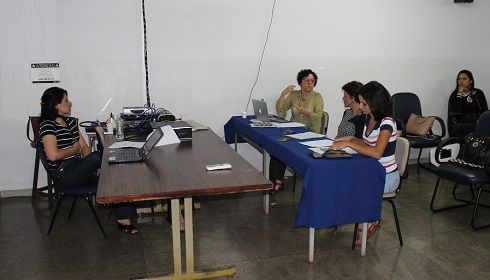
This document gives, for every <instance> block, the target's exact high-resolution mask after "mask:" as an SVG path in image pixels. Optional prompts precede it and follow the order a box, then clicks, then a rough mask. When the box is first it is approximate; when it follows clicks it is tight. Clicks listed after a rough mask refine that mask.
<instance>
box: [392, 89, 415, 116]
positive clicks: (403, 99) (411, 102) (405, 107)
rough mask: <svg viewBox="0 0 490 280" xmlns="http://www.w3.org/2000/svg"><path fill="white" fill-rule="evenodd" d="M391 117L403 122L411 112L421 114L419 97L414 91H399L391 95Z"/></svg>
mask: <svg viewBox="0 0 490 280" xmlns="http://www.w3.org/2000/svg"><path fill="white" fill-rule="evenodd" d="M391 103H392V105H391V106H392V107H391V108H392V111H391V114H392V116H393V118H395V119H398V120H401V121H402V122H403V123H404V124H406V123H407V121H408V118H409V117H410V115H411V114H412V113H414V114H416V115H419V116H422V107H421V106H420V99H419V97H418V96H417V95H416V94H415V93H411V92H399V93H395V94H393V96H391Z"/></svg>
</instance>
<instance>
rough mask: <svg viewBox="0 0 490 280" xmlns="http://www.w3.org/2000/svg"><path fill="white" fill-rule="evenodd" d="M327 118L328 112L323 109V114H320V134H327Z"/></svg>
mask: <svg viewBox="0 0 490 280" xmlns="http://www.w3.org/2000/svg"><path fill="white" fill-rule="evenodd" d="M328 120H329V117H328V113H327V112H325V111H323V115H322V127H321V130H320V133H321V134H325V135H327V130H328Z"/></svg>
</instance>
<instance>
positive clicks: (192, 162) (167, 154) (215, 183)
mask: <svg viewBox="0 0 490 280" xmlns="http://www.w3.org/2000/svg"><path fill="white" fill-rule="evenodd" d="M192 136H193V139H192V141H187V142H182V143H180V144H171V145H166V146H159V147H155V148H154V149H153V150H152V151H151V153H150V155H149V156H148V158H147V159H146V160H145V161H144V162H138V163H124V164H109V163H108V161H107V153H108V149H105V151H104V156H103V159H102V169H101V175H100V180H99V188H98V191H97V202H99V203H102V204H106V203H117V202H128V201H145V200H159V199H171V209H172V242H173V257H174V273H173V275H169V276H166V277H162V278H158V279H204V278H212V277H220V276H231V275H233V274H235V268H234V267H229V268H225V269H217V270H208V271H204V272H196V271H194V241H193V226H192V223H193V221H192V197H193V196H203V195H218V194H233V193H242V192H252V191H264V199H263V200H264V211H265V212H266V213H268V206H269V205H268V203H266V202H267V201H268V198H269V193H268V190H270V189H271V183H270V181H269V180H268V179H267V178H265V177H264V176H263V175H262V174H261V173H260V172H259V171H258V170H257V169H255V167H253V166H252V165H251V164H250V163H248V162H247V161H246V160H245V159H243V158H242V157H241V156H240V155H238V154H237V153H236V152H235V151H234V150H233V149H232V148H231V147H230V146H228V145H227V144H226V143H225V142H224V141H223V140H222V139H220V138H219V137H218V136H217V135H216V134H215V133H214V132H213V131H211V130H204V131H197V132H194V133H193V135H192ZM114 141H115V136H113V135H106V139H105V144H106V147H108V146H110V144H112V143H113V142H114ZM225 162H226V163H230V164H231V165H232V169H231V170H220V171H206V165H208V164H216V163H225ZM179 198H184V215H185V244H186V247H185V250H186V254H185V255H186V272H182V263H181V242H180V234H181V233H180V225H179V211H180V205H179Z"/></svg>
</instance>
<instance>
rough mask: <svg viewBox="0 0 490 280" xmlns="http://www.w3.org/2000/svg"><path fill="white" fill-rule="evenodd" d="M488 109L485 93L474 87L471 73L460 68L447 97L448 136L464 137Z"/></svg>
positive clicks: (473, 128)
mask: <svg viewBox="0 0 490 280" xmlns="http://www.w3.org/2000/svg"><path fill="white" fill-rule="evenodd" d="M487 110H488V106H487V100H486V99H485V94H484V93H483V91H481V90H480V89H477V88H475V80H474V79H473V74H472V73H471V72H470V71H468V70H461V71H460V72H459V73H458V77H457V79H456V88H455V89H454V91H453V93H451V96H450V97H449V104H448V119H447V128H448V133H449V136H450V137H460V138H463V137H465V136H466V135H467V134H468V133H470V132H474V131H475V129H476V121H477V120H478V118H479V117H480V115H481V114H482V113H483V112H485V111H487Z"/></svg>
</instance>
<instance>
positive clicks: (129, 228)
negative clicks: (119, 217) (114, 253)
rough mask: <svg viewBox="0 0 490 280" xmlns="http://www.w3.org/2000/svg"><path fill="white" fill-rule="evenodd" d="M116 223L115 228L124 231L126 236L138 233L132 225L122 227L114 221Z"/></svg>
mask: <svg viewBox="0 0 490 280" xmlns="http://www.w3.org/2000/svg"><path fill="white" fill-rule="evenodd" d="M116 223H117V228H118V229H120V230H124V232H125V233H127V234H137V233H138V229H136V227H135V226H133V225H132V224H129V225H123V224H121V223H119V222H117V221H116Z"/></svg>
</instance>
